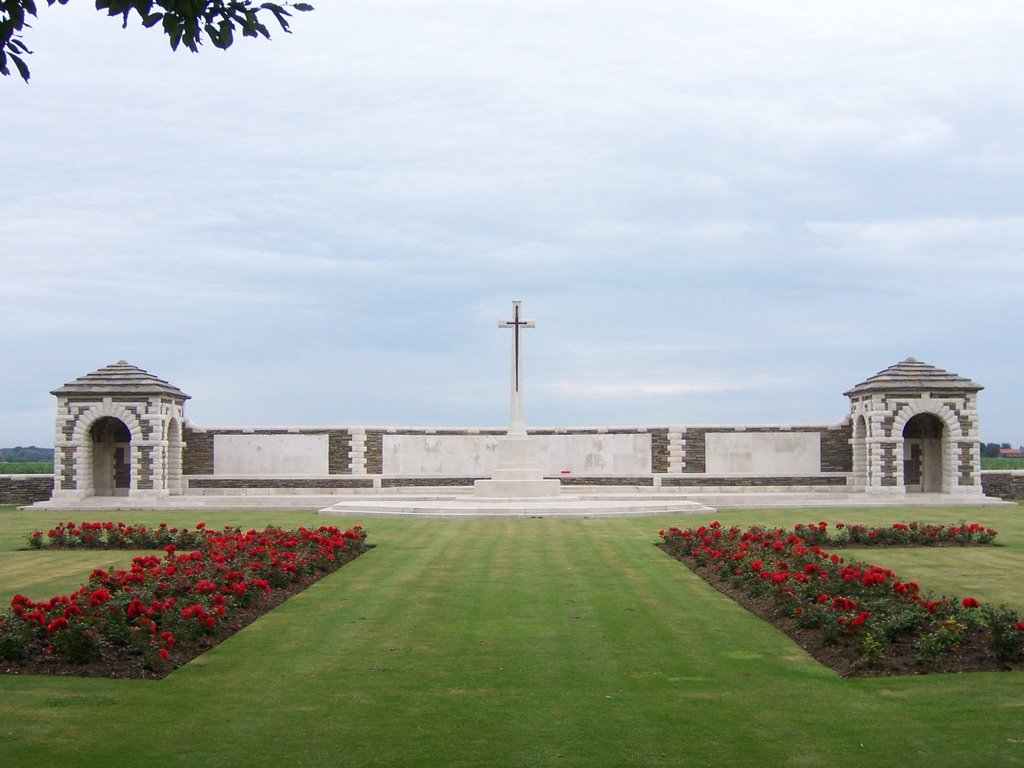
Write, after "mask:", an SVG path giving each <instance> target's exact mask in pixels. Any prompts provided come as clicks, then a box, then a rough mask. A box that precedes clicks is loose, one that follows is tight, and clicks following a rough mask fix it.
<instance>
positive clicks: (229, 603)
mask: <svg viewBox="0 0 1024 768" xmlns="http://www.w3.org/2000/svg"><path fill="white" fill-rule="evenodd" d="M196 528H197V531H194V532H188V531H187V530H182V531H178V530H176V529H173V528H168V527H167V526H166V525H164V524H161V525H160V526H158V527H157V528H156V529H150V530H148V531H147V530H146V529H145V528H144V527H143V526H126V525H125V524H123V523H83V524H81V525H78V526H76V525H75V524H74V523H69V524H67V526H58V527H57V528H55V529H53V530H52V531H51V533H52V534H53V535H49V534H48V535H47V538H48V539H49V546H69V544H68V542H69V541H75V542H86V541H87V542H88V543H84V544H81V546H96V545H95V544H93V542H95V541H96V540H97V539H98V538H102V539H104V540H105V541H106V542H108V544H107V545H108V546H117V547H122V546H128V544H127V542H129V541H130V542H135V543H134V546H146V547H152V545H153V543H158V544H161V545H162V547H163V549H164V554H163V555H162V556H157V555H151V554H150V555H141V556H139V557H135V558H133V559H132V565H131V567H130V568H126V569H117V570H113V571H109V572H108V571H105V570H102V569H96V570H94V571H93V572H92V574H91V575H90V576H89V579H88V581H87V582H86V583H85V584H84V585H83V586H82V587H81V588H79V589H78V590H76V591H74V592H72V593H71V594H69V595H58V596H55V597H51V598H50V599H48V600H44V601H34V600H31V599H29V598H28V597H25V596H24V595H15V596H14V598H13V599H12V600H11V607H10V609H8V610H6V611H4V612H3V613H0V658H3V659H5V660H8V661H18V660H20V659H25V658H27V657H29V656H39V655H42V656H46V655H53V656H55V657H57V658H59V659H61V660H63V661H66V662H70V663H85V662H90V661H94V660H96V659H97V658H99V657H101V656H104V655H110V654H115V655H118V654H120V655H129V656H132V657H133V658H136V659H137V660H138V662H139V664H140V665H141V666H142V667H143V668H145V669H156V668H158V667H159V666H160V665H162V664H166V663H168V662H169V661H170V660H171V658H172V655H173V654H174V653H175V651H176V650H179V651H180V650H181V648H182V647H186V646H188V644H189V643H193V642H195V641H196V640H198V639H199V638H201V637H203V636H204V635H208V634H210V633H212V632H214V631H215V630H216V629H217V627H218V625H219V623H220V622H221V621H222V620H223V619H224V618H225V617H226V616H228V615H230V613H231V612H232V610H235V609H239V608H244V607H248V606H250V605H252V604H253V603H255V602H258V601H260V600H263V599H265V598H266V597H267V596H269V595H270V594H271V592H272V591H273V590H274V589H285V588H288V587H291V586H294V585H296V584H300V583H310V582H312V581H313V580H315V579H317V578H319V577H320V576H322V575H324V574H326V573H329V572H331V571H333V570H335V569H337V568H338V567H340V566H341V565H342V564H344V563H345V562H348V561H349V560H351V559H352V558H354V557H356V556H358V555H359V554H361V553H362V552H364V551H365V550H366V548H367V544H366V532H365V531H364V530H363V528H362V527H361V526H358V525H357V526H354V527H353V528H351V529H349V530H344V531H343V530H341V529H339V528H336V527H333V526H320V527H319V528H316V529H307V528H299V529H297V530H294V531H285V530H281V529H279V528H274V527H269V528H266V529H265V530H262V531H257V530H250V531H247V532H244V533H243V532H242V531H241V529H239V528H225V529H223V530H221V531H210V530H205V526H204V525H203V524H202V523H200V524H199V525H197V526H196ZM86 536H90V538H89V539H86V538H85V537H86ZM30 538H41V537H36V535H35V534H33V536H32V537H30ZM122 539H124V540H123V541H122ZM141 542H145V544H143V543H141ZM70 546H80V545H79V544H71V545H70ZM186 546H194V547H196V548H195V549H193V550H192V551H182V550H181V548H182V547H186Z"/></svg>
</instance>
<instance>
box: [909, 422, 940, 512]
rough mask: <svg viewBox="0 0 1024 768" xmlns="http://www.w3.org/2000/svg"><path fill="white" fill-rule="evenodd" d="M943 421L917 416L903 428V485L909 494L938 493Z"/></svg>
mask: <svg viewBox="0 0 1024 768" xmlns="http://www.w3.org/2000/svg"><path fill="white" fill-rule="evenodd" d="M945 434H946V428H945V424H943V422H942V419H940V418H939V417H938V416H936V415H935V414H933V413H919V414H917V415H916V416H914V417H912V418H911V419H910V420H909V421H907V423H906V426H904V427H903V485H904V487H905V488H906V490H907V492H908V493H913V492H926V493H941V492H942V491H943V490H944V489H943V487H942V486H943V483H942V480H943V478H942V466H943V460H942V459H943V437H944V436H945Z"/></svg>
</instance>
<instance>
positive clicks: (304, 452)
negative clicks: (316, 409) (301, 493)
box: [213, 434, 328, 477]
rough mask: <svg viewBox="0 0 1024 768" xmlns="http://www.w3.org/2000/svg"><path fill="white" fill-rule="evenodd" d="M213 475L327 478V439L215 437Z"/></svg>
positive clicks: (247, 436) (316, 437) (300, 435)
mask: <svg viewBox="0 0 1024 768" xmlns="http://www.w3.org/2000/svg"><path fill="white" fill-rule="evenodd" d="M213 447H214V451H213V457H214V458H213V471H214V474H218V475H253V476H262V477H275V476H301V475H326V474H327V473H328V466H327V451H328V437H327V435H303V434H299V435H294V434H292V435H256V434H252V435H244V434H243V435H214V438H213Z"/></svg>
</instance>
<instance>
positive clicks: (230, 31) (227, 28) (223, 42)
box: [213, 21, 235, 49]
mask: <svg viewBox="0 0 1024 768" xmlns="http://www.w3.org/2000/svg"><path fill="white" fill-rule="evenodd" d="M234 32H235V25H234V24H232V23H231V22H230V21H222V22H221V23H220V34H219V36H218V37H216V38H214V40H213V44H214V45H216V46H217V47H218V48H221V49H227V48H230V47H231V44H232V43H233V42H234V41H235V34H234Z"/></svg>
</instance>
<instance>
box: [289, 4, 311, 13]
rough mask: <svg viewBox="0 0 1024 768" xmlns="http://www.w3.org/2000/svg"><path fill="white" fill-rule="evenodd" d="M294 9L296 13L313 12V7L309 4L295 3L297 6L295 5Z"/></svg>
mask: <svg viewBox="0 0 1024 768" xmlns="http://www.w3.org/2000/svg"><path fill="white" fill-rule="evenodd" d="M292 8H294V9H295V10H296V11H303V12H305V11H312V10H313V6H312V5H310V4H309V3H295V5H293V6H292Z"/></svg>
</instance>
